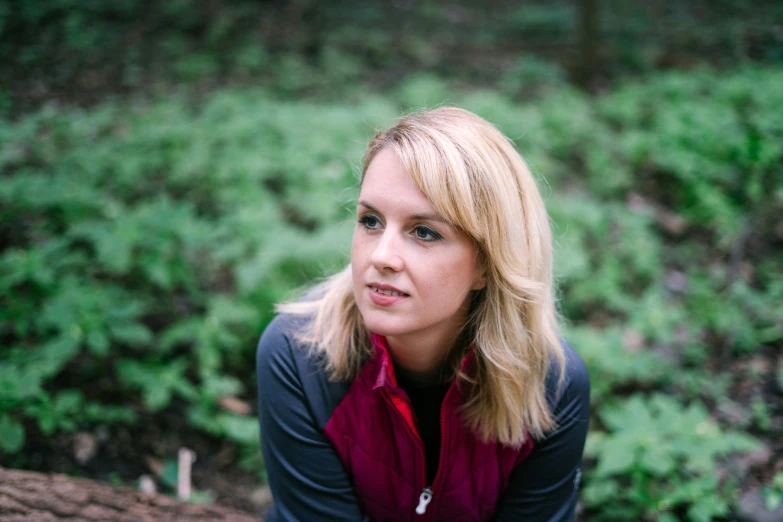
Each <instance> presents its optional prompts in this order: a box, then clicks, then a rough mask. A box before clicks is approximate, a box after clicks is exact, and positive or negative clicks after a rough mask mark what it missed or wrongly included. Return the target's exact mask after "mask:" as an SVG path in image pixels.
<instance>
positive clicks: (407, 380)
mask: <svg viewBox="0 0 783 522" xmlns="http://www.w3.org/2000/svg"><path fill="white" fill-rule="evenodd" d="M394 372H395V377H397V385H398V386H399V387H400V388H401V389H402V390H403V391H404V392H405V393H406V394H407V395H408V398H409V399H410V401H411V404H413V412H414V414H415V418H416V422H417V428H418V430H419V436H420V437H421V441H422V442H423V443H424V454H425V456H426V460H427V483H428V484H430V485H431V484H432V481H433V480H434V479H435V474H436V473H437V472H438V463H439V461H440V406H441V404H442V403H443V398H444V397H445V396H446V392H447V391H448V390H449V385H450V383H448V382H447V383H440V382H437V381H436V382H431V381H428V380H427V379H422V378H421V377H418V376H416V375H415V374H412V373H410V372H407V371H405V370H404V369H403V368H400V367H397V368H395V370H394Z"/></svg>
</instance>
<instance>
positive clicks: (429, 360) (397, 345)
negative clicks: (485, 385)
mask: <svg viewBox="0 0 783 522" xmlns="http://www.w3.org/2000/svg"><path fill="white" fill-rule="evenodd" d="M457 337H458V336H457V335H453V336H450V337H445V338H444V337H443V336H440V338H438V337H436V336H433V335H426V334H424V335H422V334H419V333H417V334H416V335H415V336H393V337H387V338H386V343H387V344H388V346H389V355H391V358H392V360H393V361H394V365H395V367H399V368H402V369H404V371H405V372H406V373H407V374H408V375H410V376H411V377H414V378H415V379H416V380H419V381H432V382H437V381H439V380H440V378H441V374H442V370H443V367H444V365H445V364H446V362H447V361H448V356H449V353H451V351H452V349H453V348H454V345H455V343H456V341H457Z"/></svg>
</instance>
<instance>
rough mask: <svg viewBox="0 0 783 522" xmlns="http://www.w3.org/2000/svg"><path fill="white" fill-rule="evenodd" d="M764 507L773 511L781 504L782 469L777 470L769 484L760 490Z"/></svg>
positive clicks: (782, 487)
mask: <svg viewBox="0 0 783 522" xmlns="http://www.w3.org/2000/svg"><path fill="white" fill-rule="evenodd" d="M762 495H763V496H764V507H766V508H767V510H768V511H775V510H776V509H778V508H780V506H781V505H783V471H778V472H777V473H775V476H774V477H772V480H771V481H770V483H769V484H767V485H766V486H764V489H763V490H762Z"/></svg>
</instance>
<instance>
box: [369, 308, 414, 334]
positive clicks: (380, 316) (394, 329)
mask: <svg viewBox="0 0 783 522" xmlns="http://www.w3.org/2000/svg"><path fill="white" fill-rule="evenodd" d="M362 319H363V320H364V325H365V326H366V327H367V329H368V330H369V331H371V332H372V333H375V334H378V335H382V336H384V337H390V336H394V335H403V334H406V333H409V332H410V331H411V330H412V329H413V328H412V325H411V324H409V322H408V321H404V320H401V318H399V317H389V316H388V313H384V312H381V311H376V310H373V311H369V312H362Z"/></svg>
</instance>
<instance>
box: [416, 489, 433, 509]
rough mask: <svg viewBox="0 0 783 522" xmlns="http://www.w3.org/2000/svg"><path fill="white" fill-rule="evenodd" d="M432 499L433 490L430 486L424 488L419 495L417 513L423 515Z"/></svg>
mask: <svg viewBox="0 0 783 522" xmlns="http://www.w3.org/2000/svg"><path fill="white" fill-rule="evenodd" d="M431 501H432V490H431V489H430V488H424V490H423V491H422V492H421V495H419V505H418V506H416V514H417V515H423V514H424V513H426V512H427V505H428V504H429V503H430V502H431Z"/></svg>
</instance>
